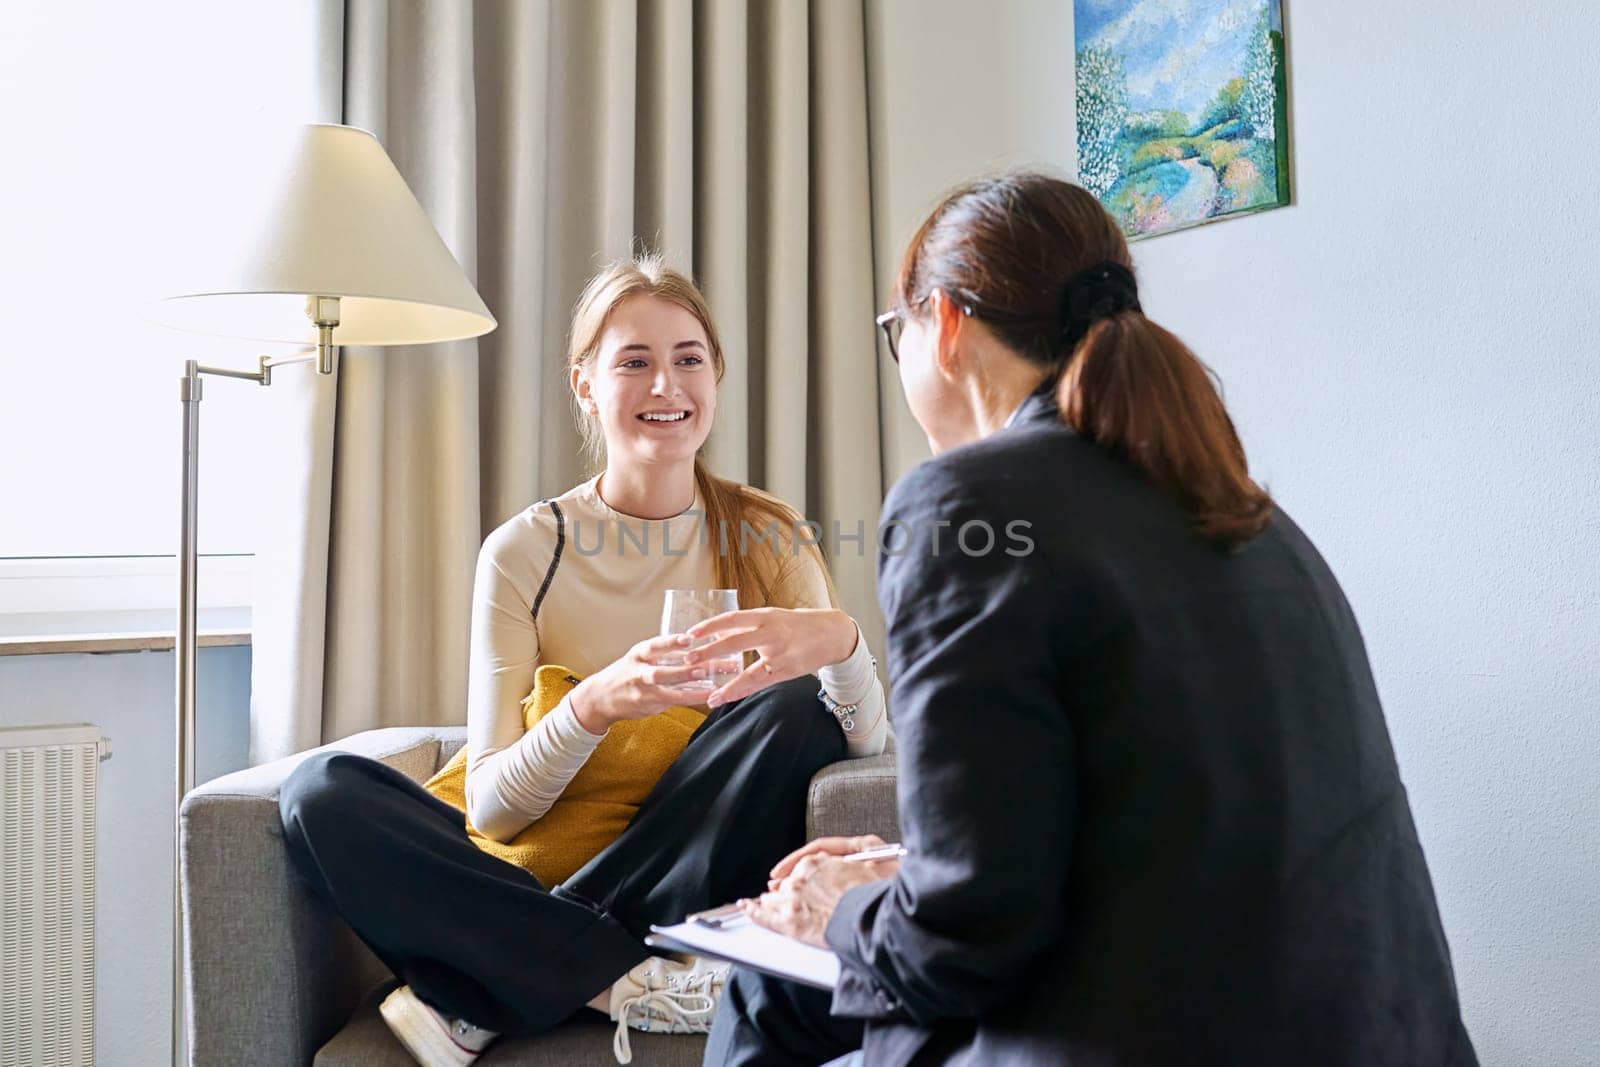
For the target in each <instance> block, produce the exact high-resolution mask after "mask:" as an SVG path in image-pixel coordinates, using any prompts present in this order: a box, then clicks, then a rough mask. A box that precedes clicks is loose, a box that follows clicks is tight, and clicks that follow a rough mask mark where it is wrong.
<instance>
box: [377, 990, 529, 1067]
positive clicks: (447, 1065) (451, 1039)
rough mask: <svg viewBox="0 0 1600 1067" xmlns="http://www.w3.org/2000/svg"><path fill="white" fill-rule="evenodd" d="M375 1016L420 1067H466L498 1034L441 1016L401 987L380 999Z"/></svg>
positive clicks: (461, 1020)
mask: <svg viewBox="0 0 1600 1067" xmlns="http://www.w3.org/2000/svg"><path fill="white" fill-rule="evenodd" d="M378 1013H379V1014H381V1015H382V1016H383V1021H384V1022H386V1023H388V1024H389V1029H391V1030H393V1031H394V1036H395V1037H398V1038H399V1039H400V1043H401V1044H402V1045H404V1046H405V1047H406V1051H407V1052H409V1053H411V1055H412V1057H413V1058H414V1059H415V1060H416V1061H417V1062H418V1063H420V1064H422V1067H467V1064H469V1063H471V1062H472V1061H473V1060H475V1059H477V1058H478V1057H479V1056H480V1055H482V1053H483V1050H484V1047H485V1046H487V1045H488V1044H489V1042H491V1041H493V1040H494V1039H495V1038H497V1037H499V1036H500V1035H499V1034H497V1033H495V1032H494V1031H493V1030H485V1029H484V1028H483V1027H481V1026H473V1025H472V1024H471V1023H469V1022H467V1021H466V1020H465V1019H452V1018H450V1017H449V1016H446V1015H441V1014H440V1013H439V1012H437V1011H435V1010H434V1009H433V1008H431V1007H429V1006H428V1005H427V1004H424V1003H423V1002H422V1001H421V1000H420V999H419V998H418V997H417V995H416V994H415V993H413V992H411V987H410V986H408V985H403V986H401V987H400V988H399V989H396V990H395V991H394V992H393V993H390V994H389V995H388V996H387V997H384V998H383V1004H382V1005H380V1006H379V1008H378Z"/></svg>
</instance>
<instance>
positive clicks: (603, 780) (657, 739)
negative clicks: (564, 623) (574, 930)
mask: <svg viewBox="0 0 1600 1067" xmlns="http://www.w3.org/2000/svg"><path fill="white" fill-rule="evenodd" d="M579 681H581V679H580V678H578V677H577V676H576V675H574V674H573V673H572V672H571V671H570V670H568V669H567V668H565V667H558V666H555V665H546V666H543V667H540V668H539V669H538V670H537V671H536V672H534V679H533V692H531V693H529V694H528V695H527V697H525V698H524V699H523V701H522V721H523V728H524V729H528V730H531V729H533V725H534V723H536V722H538V721H539V720H540V719H542V718H544V717H545V716H546V715H547V714H549V713H550V711H551V709H553V708H554V707H555V706H556V704H558V703H559V702H560V701H561V698H562V697H564V696H566V695H567V693H569V692H571V691H572V689H573V687H574V686H576V685H577V684H578V682H579ZM704 721H705V713H704V712H700V711H696V710H695V709H693V708H689V707H674V708H668V709H667V710H666V711H664V712H662V713H661V714H659V715H652V716H650V717H649V718H647V719H629V720H625V721H623V722H619V723H616V724H614V725H613V726H612V727H611V729H610V730H608V731H607V732H606V736H605V739H604V740H602V741H601V742H600V744H599V745H597V746H596V747H595V750H594V751H593V752H592V753H590V755H589V759H588V761H587V762H586V763H584V765H583V767H582V768H581V769H580V770H579V771H578V773H577V774H576V775H574V776H573V779H572V781H571V782H569V783H568V784H567V788H566V789H565V790H564V791H563V792H562V794H561V796H560V797H559V798H558V799H557V800H556V802H555V803H554V804H553V805H551V807H550V810H549V811H547V812H545V813H544V815H543V816H542V817H540V818H539V819H536V820H534V822H533V823H531V824H530V825H529V826H528V827H527V828H525V829H524V830H523V831H522V832H521V833H519V834H518V835H517V836H516V837H514V838H512V839H511V840H510V841H509V842H506V843H504V844H502V843H501V842H499V841H495V840H492V839H490V838H487V837H484V836H483V835H482V834H480V833H478V831H477V830H476V829H475V828H474V827H473V825H472V823H471V821H470V820H469V821H468V823H467V834H468V836H470V837H471V838H472V841H473V843H474V844H475V845H477V846H478V847H479V848H481V849H483V850H484V851H485V852H488V853H490V854H492V855H495V856H499V857H500V858H501V859H503V860H505V861H507V862H508V863H514V864H516V865H517V866H518V867H522V868H525V869H526V870H528V871H531V872H532V873H533V876H534V877H535V878H537V879H539V881H540V882H541V883H542V884H544V885H546V886H555V885H559V884H560V883H562V882H564V881H566V880H567V879H568V878H570V877H572V875H574V874H575V873H577V871H578V869H579V868H580V867H582V866H583V865H584V864H585V863H588V862H589V860H591V859H593V858H594V857H595V855H596V854H598V853H599V852H600V850H601V849H603V848H605V847H606V846H607V845H609V844H611V842H613V841H615V840H616V839H617V838H618V837H620V836H621V834H622V831H623V830H624V829H626V828H627V826H628V823H629V822H630V821H631V820H632V819H633V816H634V813H635V812H637V811H638V810H639V805H640V804H642V803H644V798H645V797H646V796H648V795H649V793H650V790H651V789H653V788H655V784H656V781H657V780H658V779H660V777H661V776H662V775H663V774H665V773H666V770H667V768H668V767H670V766H672V761H673V760H675V759H677V758H678V754H679V753H681V752H682V751H683V749H684V746H685V745H687V744H688V743H689V735H691V734H693V733H694V731H695V729H696V728H698V727H699V725H700V724H701V723H702V722H704ZM424 788H425V789H427V790H428V792H430V793H432V794H433V795H434V796H436V797H438V798H439V799H440V800H443V801H444V802H445V803H447V804H450V805H452V806H454V807H457V808H460V809H461V810H462V811H463V812H464V811H466V810H467V798H466V789H467V747H466V746H465V745H462V746H461V748H460V749H458V750H457V751H456V754H455V755H454V756H451V757H450V761H449V762H448V763H446V764H445V765H444V766H443V767H442V768H440V769H439V773H438V774H435V775H434V776H433V777H432V778H430V779H428V781H427V783H426V784H425V785H424Z"/></svg>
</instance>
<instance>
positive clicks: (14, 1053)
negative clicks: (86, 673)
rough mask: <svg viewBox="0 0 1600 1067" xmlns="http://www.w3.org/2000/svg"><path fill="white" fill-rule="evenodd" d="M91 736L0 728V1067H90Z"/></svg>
mask: <svg viewBox="0 0 1600 1067" xmlns="http://www.w3.org/2000/svg"><path fill="white" fill-rule="evenodd" d="M109 755H110V747H109V743H108V742H102V741H101V738H100V730H99V728H98V727H94V726H88V725H83V724H75V725H71V726H24V727H7V728H0V1067H69V1065H70V1067H79V1065H87V1064H92V1063H94V890H95V811H96V798H97V793H98V790H97V784H98V781H99V765H100V760H101V759H102V758H104V757H105V756H109Z"/></svg>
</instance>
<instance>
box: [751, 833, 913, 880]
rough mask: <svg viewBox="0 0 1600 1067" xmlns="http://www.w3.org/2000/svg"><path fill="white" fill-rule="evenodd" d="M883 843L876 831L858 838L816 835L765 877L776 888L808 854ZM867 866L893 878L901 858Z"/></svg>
mask: <svg viewBox="0 0 1600 1067" xmlns="http://www.w3.org/2000/svg"><path fill="white" fill-rule="evenodd" d="M885 844H887V842H885V841H884V839H883V838H881V837H879V836H878V835H877V834H862V835H860V836H859V837H819V838H817V839H816V840H814V841H807V842H806V843H805V844H803V845H801V846H800V847H799V848H797V849H795V850H794V851H793V852H791V853H789V854H788V855H787V856H785V857H783V859H781V860H779V861H778V862H777V864H776V865H775V866H774V867H773V868H772V871H771V873H770V874H769V875H768V876H767V888H768V889H776V888H778V884H779V883H780V882H782V881H783V880H784V879H785V878H787V877H789V874H790V872H791V871H793V870H794V869H795V866H796V865H797V864H798V863H799V862H800V861H801V860H803V859H805V858H806V857H807V856H818V857H821V856H848V855H850V854H851V853H854V852H865V851H866V850H867V849H869V848H882V847H883V846H884V845H885ZM867 866H868V867H870V868H871V869H872V871H873V873H875V874H876V875H877V876H878V877H879V878H893V877H894V875H895V872H896V871H898V870H899V869H900V861H899V860H898V859H895V858H893V857H890V858H889V859H883V860H873V861H871V862H870V863H868V864H867Z"/></svg>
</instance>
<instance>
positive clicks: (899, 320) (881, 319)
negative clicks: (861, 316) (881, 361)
mask: <svg viewBox="0 0 1600 1067" xmlns="http://www.w3.org/2000/svg"><path fill="white" fill-rule="evenodd" d="M877 321H878V329H880V330H882V331H883V339H884V340H885V341H887V342H889V358H890V359H892V360H894V361H895V362H896V363H899V362H900V331H901V330H904V329H905V328H906V318H905V315H904V314H903V313H902V312H900V311H885V312H884V313H883V314H882V315H879V316H878V320H877Z"/></svg>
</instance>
